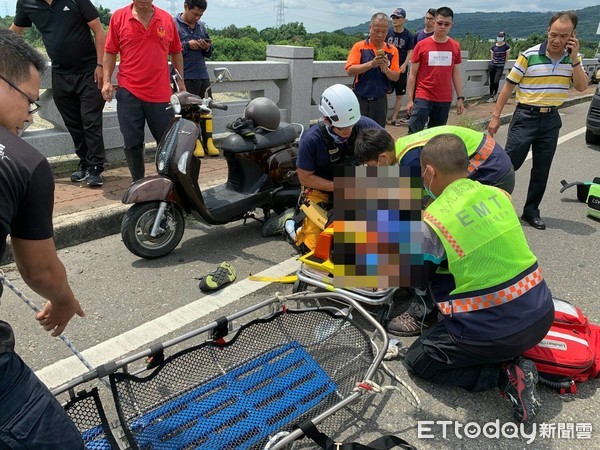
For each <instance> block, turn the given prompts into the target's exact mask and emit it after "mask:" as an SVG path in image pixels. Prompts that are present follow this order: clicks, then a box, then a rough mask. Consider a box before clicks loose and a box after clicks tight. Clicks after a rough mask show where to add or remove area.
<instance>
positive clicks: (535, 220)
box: [521, 215, 546, 230]
mask: <svg viewBox="0 0 600 450" xmlns="http://www.w3.org/2000/svg"><path fill="white" fill-rule="evenodd" d="M521 219H523V220H524V221H525V222H527V223H528V224H529V225H531V226H532V227H533V228H536V229H538V230H545V229H546V224H545V223H544V221H543V220H542V219H540V217H539V216H536V217H531V216H525V215H522V216H521Z"/></svg>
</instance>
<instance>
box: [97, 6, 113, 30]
mask: <svg viewBox="0 0 600 450" xmlns="http://www.w3.org/2000/svg"><path fill="white" fill-rule="evenodd" d="M97 9H98V14H99V15H100V22H101V23H102V25H104V26H108V24H109V23H110V17H111V16H112V13H111V12H110V9H108V8H104V7H103V6H98V8H97Z"/></svg>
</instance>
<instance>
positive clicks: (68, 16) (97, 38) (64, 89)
mask: <svg viewBox="0 0 600 450" xmlns="http://www.w3.org/2000/svg"><path fill="white" fill-rule="evenodd" d="M32 24H35V26H36V27H37V29H38V30H39V31H40V33H41V34H42V40H43V41H44V45H45V47H46V51H47V52H48V56H50V59H51V60H52V96H53V98H54V103H56V107H57V108H58V111H59V112H60V114H61V116H62V118H63V120H64V122H65V125H66V127H67V130H69V133H70V134H71V137H72V138H73V143H74V144H75V153H76V154H77V156H78V157H79V166H78V168H77V170H76V171H75V172H74V173H73V174H72V175H71V181H74V182H81V181H84V180H87V184H88V186H102V184H103V182H104V181H103V179H102V175H101V173H102V171H103V170H104V161H105V149H104V138H103V136H102V111H103V109H104V99H103V98H102V93H101V89H102V84H103V70H102V59H103V58H104V44H105V40H106V33H105V32H104V28H102V24H101V23H100V19H99V18H98V11H97V10H96V8H95V7H94V5H93V4H92V2H91V1H90V0H48V1H45V0H17V11H16V13H15V17H14V19H13V24H12V25H11V26H10V29H11V30H13V31H14V32H16V33H18V34H23V32H24V31H25V28H27V27H30V26H31V25H32ZM90 30H91V31H92V32H93V33H94V39H92V35H91V33H90Z"/></svg>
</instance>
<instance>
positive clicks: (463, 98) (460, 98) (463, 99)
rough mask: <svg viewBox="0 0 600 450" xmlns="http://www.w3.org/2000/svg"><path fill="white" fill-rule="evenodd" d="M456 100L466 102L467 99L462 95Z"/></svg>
mask: <svg viewBox="0 0 600 450" xmlns="http://www.w3.org/2000/svg"><path fill="white" fill-rule="evenodd" d="M456 100H462V101H465V97H464V96H462V95H461V96H459V97H456Z"/></svg>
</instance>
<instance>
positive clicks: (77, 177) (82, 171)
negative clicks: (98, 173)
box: [71, 163, 88, 183]
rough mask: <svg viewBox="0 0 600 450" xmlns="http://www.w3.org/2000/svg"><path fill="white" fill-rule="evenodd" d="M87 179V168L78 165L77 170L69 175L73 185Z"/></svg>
mask: <svg viewBox="0 0 600 450" xmlns="http://www.w3.org/2000/svg"><path fill="white" fill-rule="evenodd" d="M87 177H88V173H87V166H86V165H85V164H82V163H79V165H78V166H77V170H76V171H75V172H73V173H72V174H71V181H72V182H73V183H80V182H82V181H83V180H85V179H86V178H87Z"/></svg>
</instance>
